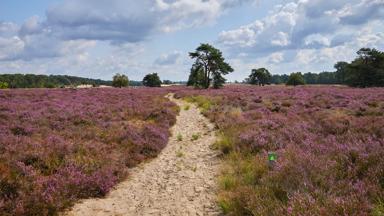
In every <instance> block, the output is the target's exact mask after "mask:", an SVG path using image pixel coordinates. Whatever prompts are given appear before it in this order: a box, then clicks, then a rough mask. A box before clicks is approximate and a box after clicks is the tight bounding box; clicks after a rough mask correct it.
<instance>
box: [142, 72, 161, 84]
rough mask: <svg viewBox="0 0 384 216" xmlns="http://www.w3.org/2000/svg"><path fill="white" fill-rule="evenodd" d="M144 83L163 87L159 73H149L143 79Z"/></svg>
mask: <svg viewBox="0 0 384 216" xmlns="http://www.w3.org/2000/svg"><path fill="white" fill-rule="evenodd" d="M143 85H144V86H147V87H161V80H160V77H159V75H157V73H152V74H147V75H146V76H145V77H144V79H143Z"/></svg>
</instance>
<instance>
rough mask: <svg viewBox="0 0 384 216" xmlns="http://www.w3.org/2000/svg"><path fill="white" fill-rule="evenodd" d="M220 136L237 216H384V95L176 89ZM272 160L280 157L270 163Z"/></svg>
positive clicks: (227, 207) (223, 199) (226, 191)
mask: <svg viewBox="0 0 384 216" xmlns="http://www.w3.org/2000/svg"><path fill="white" fill-rule="evenodd" d="M175 92H176V95H177V97H179V98H184V99H186V100H188V101H191V102H195V103H197V104H198V105H199V107H200V108H201V109H202V112H203V113H204V114H205V115H206V116H207V117H208V118H209V119H211V120H212V121H213V122H214V123H215V124H216V126H217V128H218V130H219V132H220V139H219V140H218V141H217V142H216V144H215V146H216V147H217V148H218V149H220V150H221V151H222V153H223V158H224V161H225V162H224V165H223V170H222V174H221V177H220V180H219V184H220V194H219V205H220V207H221V208H222V210H223V211H224V213H227V214H230V215H330V216H332V215H383V214H384V157H383V155H384V148H383V145H384V89H383V88H368V89H355V88H347V87H336V86H333V87H332V86H323V87H321V86H307V87H285V86H269V87H254V86H253V87H251V86H248V87H247V86H227V87H225V88H224V89H221V90H213V89H212V90H192V89H176V90H175ZM268 152H269V153H271V152H274V153H276V155H277V160H276V163H275V164H269V163H268V156H267V155H268Z"/></svg>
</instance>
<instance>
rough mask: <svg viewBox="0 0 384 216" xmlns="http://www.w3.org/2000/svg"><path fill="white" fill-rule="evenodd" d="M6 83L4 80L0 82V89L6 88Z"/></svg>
mask: <svg viewBox="0 0 384 216" xmlns="http://www.w3.org/2000/svg"><path fill="white" fill-rule="evenodd" d="M8 86H9V85H8V83H6V82H0V89H6V88H8Z"/></svg>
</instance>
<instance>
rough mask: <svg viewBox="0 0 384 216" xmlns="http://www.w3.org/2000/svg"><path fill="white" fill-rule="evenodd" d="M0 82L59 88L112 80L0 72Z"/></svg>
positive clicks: (30, 86) (13, 85)
mask: <svg viewBox="0 0 384 216" xmlns="http://www.w3.org/2000/svg"><path fill="white" fill-rule="evenodd" d="M0 83H7V85H8V88H59V87H65V86H78V85H92V86H95V87H96V86H100V85H106V86H112V81H105V80H101V79H89V78H82V77H75V76H67V75H49V76H47V75H35V74H0ZM129 85H130V86H140V85H141V82H139V81H130V83H129Z"/></svg>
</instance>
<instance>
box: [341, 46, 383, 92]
mask: <svg viewBox="0 0 384 216" xmlns="http://www.w3.org/2000/svg"><path fill="white" fill-rule="evenodd" d="M357 54H358V57H357V58H356V59H355V60H354V61H352V62H351V63H350V64H348V65H343V66H344V67H342V68H341V70H340V71H345V74H346V75H345V76H346V78H345V82H346V84H348V85H349V86H354V87H375V86H376V87H381V86H384V52H380V51H378V50H376V49H370V48H362V49H360V50H359V51H358V52H357Z"/></svg>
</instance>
